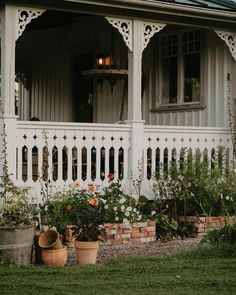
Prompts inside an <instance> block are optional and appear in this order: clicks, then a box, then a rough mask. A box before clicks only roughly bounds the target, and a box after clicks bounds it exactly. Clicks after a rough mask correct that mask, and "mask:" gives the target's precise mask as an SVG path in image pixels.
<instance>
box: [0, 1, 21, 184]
mask: <svg viewBox="0 0 236 295" xmlns="http://www.w3.org/2000/svg"><path fill="white" fill-rule="evenodd" d="M0 16H1V113H0V117H1V118H0V119H1V125H0V128H1V144H0V148H1V150H0V152H1V155H0V156H1V161H0V175H3V163H4V160H5V156H4V151H3V149H4V138H3V136H4V134H3V132H5V135H6V136H5V142H6V144H7V154H6V160H7V164H8V165H7V166H8V173H9V175H10V176H11V179H12V180H13V181H14V180H15V178H16V173H15V171H16V123H17V118H16V116H15V93H14V91H15V38H16V8H15V7H14V6H8V5H6V6H5V7H3V8H2V9H1V15H0ZM4 126H5V130H4Z"/></svg>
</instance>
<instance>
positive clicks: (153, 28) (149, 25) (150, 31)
mask: <svg viewBox="0 0 236 295" xmlns="http://www.w3.org/2000/svg"><path fill="white" fill-rule="evenodd" d="M165 26H166V24H159V23H153V22H144V23H143V48H142V51H143V50H144V49H145V48H146V47H147V45H148V43H149V41H150V39H151V38H152V37H153V36H154V35H155V34H156V33H158V32H160V31H161V30H162V29H163V28H164V27H165Z"/></svg>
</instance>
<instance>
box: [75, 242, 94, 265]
mask: <svg viewBox="0 0 236 295" xmlns="http://www.w3.org/2000/svg"><path fill="white" fill-rule="evenodd" d="M74 245H75V249H76V258H77V263H78V264H80V265H84V264H95V263H96V260H97V253H98V247H99V241H91V242H84V241H83V242H82V241H74Z"/></svg>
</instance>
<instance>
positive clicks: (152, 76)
mask: <svg viewBox="0 0 236 295" xmlns="http://www.w3.org/2000/svg"><path fill="white" fill-rule="evenodd" d="M22 15H23V16H26V18H25V20H23V23H22V19H23V18H22ZM57 17H59V20H61V21H62V23H61V22H59V21H58V19H57ZM40 18H42V19H41V20H40ZM225 25H226V24H224V23H223V22H222V27H221V24H220V21H219V23H216V26H215V27H214V26H213V25H211V26H210V25H209V23H208V24H207V25H202V26H199V24H198V25H197V26H195V23H194V20H192V21H190V22H188V23H187V24H186V23H181V22H180V21H179V20H178V22H177V24H176V21H170V23H168V22H167V21H165V22H159V21H154V20H153V19H150V20H146V18H144V19H137V18H135V17H133V18H117V17H116V16H114V15H113V16H109V15H106V14H105V15H103V16H101V14H100V13H98V14H97V15H96V14H94V12H93V14H91V15H89V14H87V13H85V12H84V11H81V12H78V11H75V12H73V13H72V12H71V11H66V10H65V11H60V13H59V12H58V11H57V10H55V11H50V10H47V9H46V7H43V8H42V9H31V8H21V7H18V6H12V5H5V6H4V7H2V8H1V37H2V38H1V44H2V46H1V48H2V50H1V64H2V67H1V76H2V81H1V84H2V85H1V97H2V116H1V117H2V120H1V130H2V132H1V133H4V132H5V142H6V145H7V155H6V158H7V163H8V169H9V173H10V174H11V177H12V180H13V181H14V183H16V185H20V186H28V187H31V188H32V192H33V195H35V196H36V198H37V201H38V202H40V201H41V195H40V189H41V186H42V182H48V181H49V182H50V184H52V185H53V186H57V187H66V186H68V185H70V184H71V183H72V182H73V181H79V183H80V185H81V186H82V187H84V188H87V186H88V185H89V184H91V183H93V184H94V185H96V186H98V187H100V189H101V188H103V187H105V186H107V184H108V178H107V175H108V174H109V173H112V174H114V180H117V179H119V180H120V181H121V182H122V185H123V186H124V187H125V188H126V190H127V192H130V193H131V192H136V193H141V194H144V195H146V196H147V197H149V198H151V197H152V176H153V175H154V174H155V173H157V172H160V171H161V169H162V168H164V169H166V170H168V166H169V164H170V162H171V161H178V160H182V159H184V158H186V157H187V155H188V154H191V155H193V156H197V157H198V158H200V157H202V158H204V159H205V160H208V163H209V166H212V167H213V166H214V167H215V166H218V165H219V166H223V165H224V166H226V167H228V166H230V165H231V163H232V160H233V150H232V143H231V135H230V132H229V124H228V114H227V107H228V106H227V94H228V92H227V77H234V76H235V75H236V64H235V60H236V55H235V51H234V48H233V47H232V45H231V44H229V42H228V41H227V40H228V39H227V38H231V37H232V38H234V34H233V33H231V32H229V31H226V29H225ZM221 28H222V30H223V31H222V30H221ZM219 37H220V38H219ZM15 46H16V47H15ZM105 52H109V54H108V56H109V57H110V58H114V61H115V63H114V64H112V65H111V64H110V65H109V66H108V67H109V69H111V70H112V69H113V70H114V69H115V70H119V71H120V72H119V73H122V75H120V76H119V79H118V78H114V75H113V76H112V78H111V77H109V78H108V77H107V76H106V78H104V77H101V75H100V76H96V77H95V79H87V77H85V76H84V75H83V72H85V71H87V72H88V71H90V74H91V69H92V70H94V69H98V65H97V64H96V57H97V56H98V55H99V54H100V53H105ZM13 65H14V66H13ZM106 69H107V68H106ZM213 73H214V74H213ZM90 76H91V75H90ZM121 76H122V78H120V77H121ZM90 78H91V77H90ZM15 83H17V84H16V85H17V88H16V87H15ZM231 91H232V96H233V95H234V94H236V86H235V84H234V83H232V87H231ZM32 118H34V119H35V118H37V119H40V121H34V120H33V121H32V120H31V119H32ZM15 138H16V139H15ZM2 142H4V140H3V139H2ZM219 146H223V147H224V148H225V153H224V155H220V156H219V160H217V157H218V149H219ZM1 150H4V145H3V144H2V145H1ZM0 164H1V166H0V170H1V174H2V172H3V167H2V166H3V164H4V162H3V160H2V161H1V163H0ZM134 183H135V185H134ZM140 184H141V186H140ZM137 190H140V191H139V192H137Z"/></svg>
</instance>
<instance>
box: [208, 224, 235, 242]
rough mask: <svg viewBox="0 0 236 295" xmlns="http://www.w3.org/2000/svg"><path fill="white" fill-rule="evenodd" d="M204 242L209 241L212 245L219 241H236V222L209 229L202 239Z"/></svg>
mask: <svg viewBox="0 0 236 295" xmlns="http://www.w3.org/2000/svg"><path fill="white" fill-rule="evenodd" d="M202 243H209V244H212V245H215V244H219V243H236V224H234V225H230V224H228V223H226V224H225V226H224V227H223V228H221V229H214V230H212V231H209V232H208V233H207V235H206V236H205V237H204V239H203V240H202Z"/></svg>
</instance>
